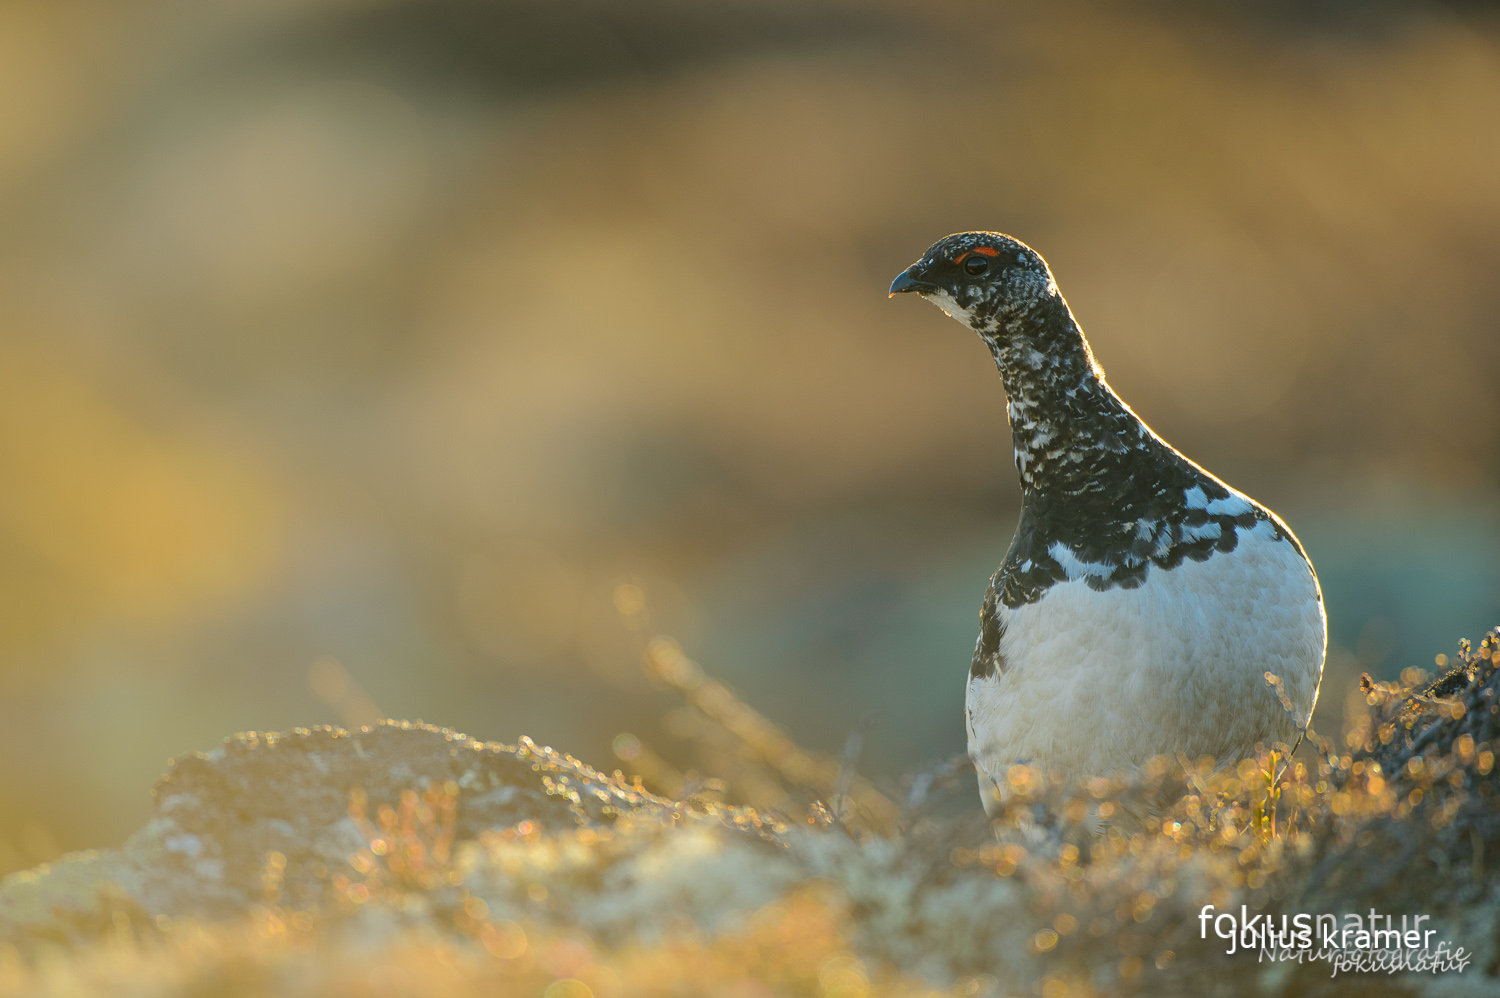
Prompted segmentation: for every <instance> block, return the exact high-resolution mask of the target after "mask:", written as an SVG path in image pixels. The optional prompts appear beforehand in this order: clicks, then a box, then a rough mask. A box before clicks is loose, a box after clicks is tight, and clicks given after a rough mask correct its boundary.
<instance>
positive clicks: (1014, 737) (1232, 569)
mask: <svg viewBox="0 0 1500 998" xmlns="http://www.w3.org/2000/svg"><path fill="white" fill-rule="evenodd" d="M1000 612H1001V619H1002V620H1003V622H1004V624H1005V633H1004V636H1003V637H1002V638H1001V641H1000V652H1001V655H1002V656H1003V661H1004V666H1003V668H1001V669H1000V670H999V671H998V672H995V673H994V674H992V675H990V676H988V677H983V678H979V677H976V678H973V679H971V680H970V681H969V690H968V698H967V711H968V729H969V754H970V755H971V756H973V758H974V760H975V762H976V763H977V764H978V766H979V768H980V770H981V772H982V773H983V774H987V775H988V776H989V777H990V778H991V779H992V780H995V781H997V782H1000V783H1001V784H1002V785H1003V781H1004V778H1005V774H1006V771H1007V770H1008V769H1009V767H1010V766H1011V765H1013V764H1015V763H1017V762H1025V763H1027V764H1029V765H1034V766H1041V767H1043V768H1045V769H1062V770H1065V771H1067V772H1069V773H1072V774H1077V775H1084V774H1087V775H1105V774H1111V773H1120V772H1122V771H1129V770H1131V769H1132V768H1134V767H1138V766H1141V765H1142V764H1143V763H1145V762H1146V761H1147V760H1148V759H1150V758H1151V757H1152V756H1154V755H1158V754H1162V753H1167V754H1170V755H1175V754H1176V753H1179V752H1180V753H1182V754H1184V755H1185V756H1186V757H1187V758H1189V759H1194V760H1196V759H1198V758H1200V757H1202V756H1205V755H1209V756H1213V757H1214V758H1215V759H1217V760H1219V761H1220V762H1224V761H1228V760H1233V759H1236V758H1239V757H1242V756H1245V755H1247V754H1248V753H1250V752H1251V751H1253V750H1254V748H1255V744H1256V742H1264V743H1267V744H1269V743H1271V742H1273V741H1290V740H1291V739H1292V737H1293V736H1294V732H1295V731H1296V725H1299V724H1305V723H1306V722H1307V719H1308V717H1309V716H1310V715H1311V713H1312V708H1313V704H1314V702H1315V701H1316V700H1317V696H1318V683H1319V680H1320V679H1321V677H1322V673H1323V655H1324V648H1325V643H1326V637H1327V625H1326V621H1325V618H1324V614H1323V603H1322V600H1321V598H1320V596H1319V591H1318V583H1317V578H1316V577H1315V576H1314V575H1313V573H1312V570H1311V569H1310V568H1309V566H1308V564H1307V562H1306V561H1305V560H1304V559H1303V557H1302V555H1301V554H1300V553H1299V552H1298V550H1297V549H1296V547H1295V546H1293V544H1292V543H1290V542H1289V541H1287V540H1284V539H1278V538H1277V537H1276V534H1275V530H1274V528H1273V527H1272V526H1271V524H1269V523H1266V522H1264V521H1262V522H1260V523H1257V524H1256V526H1255V528H1254V529H1252V530H1249V531H1241V532H1240V538H1239V544H1238V545H1237V546H1236V548H1235V549H1234V550H1233V551H1230V552H1220V553H1215V554H1213V555H1212V556H1210V557H1209V558H1208V559H1207V560H1206V561H1201V562H1194V561H1187V562H1184V563H1183V564H1181V565H1179V566H1178V567H1176V568H1174V569H1171V570H1164V569H1160V568H1152V569H1151V571H1150V573H1149V575H1148V576H1147V578H1146V581H1145V584H1144V585H1142V586H1140V587H1139V588H1137V589H1121V588H1113V589H1108V590H1105V591H1103V592H1097V591H1095V590H1093V589H1090V588H1089V587H1088V585H1087V583H1086V581H1085V580H1083V579H1076V580H1072V581H1067V582H1061V583H1057V584H1055V585H1053V586H1052V587H1051V588H1050V589H1048V590H1047V591H1046V593H1045V594H1043V596H1042V597H1041V599H1039V600H1038V601H1037V602H1035V603H1029V604H1026V605H1024V606H1021V607H1017V608H1016V609H1014V610H1010V609H1007V608H1005V607H1001V608H1000ZM1267 672H1272V673H1275V674H1276V675H1278V676H1280V677H1281V678H1282V680H1283V681H1284V683H1285V688H1286V692H1287V695H1288V696H1289V697H1290V699H1291V702H1292V704H1293V706H1294V708H1295V710H1296V714H1297V717H1296V722H1295V724H1294V722H1293V719H1292V718H1291V717H1289V716H1287V714H1286V712H1285V710H1283V709H1282V707H1281V704H1280V703H1279V701H1278V700H1277V698H1276V695H1275V693H1274V692H1273V691H1272V690H1271V689H1269V688H1268V687H1267V685H1266V681H1265V674H1266V673H1267Z"/></svg>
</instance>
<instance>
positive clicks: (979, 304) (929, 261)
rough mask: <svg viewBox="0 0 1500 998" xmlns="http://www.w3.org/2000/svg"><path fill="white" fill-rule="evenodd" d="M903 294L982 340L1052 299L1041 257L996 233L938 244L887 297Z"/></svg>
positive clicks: (965, 235) (1052, 286) (1053, 291)
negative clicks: (934, 308)
mask: <svg viewBox="0 0 1500 998" xmlns="http://www.w3.org/2000/svg"><path fill="white" fill-rule="evenodd" d="M907 291H915V292H916V293H917V294H919V295H921V296H922V297H923V298H926V299H927V300H928V301H930V302H932V303H933V304H934V305H936V306H937V307H938V308H940V309H942V310H943V311H944V312H947V313H948V314H949V315H951V316H953V318H955V319H957V320H958V321H959V322H962V323H963V324H964V325H966V326H968V327H969V328H970V329H972V330H974V331H975V332H976V333H979V334H980V335H981V336H986V337H992V336H994V335H995V334H996V333H998V332H999V330H1000V329H1001V328H1002V327H1003V326H1004V324H1005V322H1006V320H1007V319H1008V318H1011V317H1013V316H1016V315H1018V314H1021V313H1024V312H1026V311H1029V310H1030V309H1031V308H1032V307H1034V306H1036V305H1037V304H1039V303H1040V302H1042V301H1043V300H1045V299H1047V298H1051V297H1055V296H1056V295H1057V285H1056V284H1055V283H1054V282H1053V280H1052V272H1051V271H1050V270H1048V269H1047V262H1046V261H1045V260H1043V259H1042V257H1041V254H1039V253H1037V252H1036V250H1034V249H1032V248H1031V247H1030V246H1027V245H1026V244H1025V243H1023V242H1021V241H1020V240H1019V239H1012V238H1011V237H1010V236H1007V235H1004V234H1003V233H999V232H959V233H956V234H954V235H951V236H946V237H944V238H943V239H939V240H938V241H937V242H935V243H933V244H932V246H931V247H929V248H928V250H927V252H926V253H923V254H922V259H920V260H918V261H917V262H916V263H914V264H912V265H911V266H910V267H907V268H906V269H905V270H903V271H902V272H901V273H900V274H899V275H898V276H897V277H896V279H895V280H894V281H892V282H891V297H895V296H896V295H898V294H901V293H903V292H907Z"/></svg>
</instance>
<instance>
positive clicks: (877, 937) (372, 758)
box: [0, 634, 1500, 998]
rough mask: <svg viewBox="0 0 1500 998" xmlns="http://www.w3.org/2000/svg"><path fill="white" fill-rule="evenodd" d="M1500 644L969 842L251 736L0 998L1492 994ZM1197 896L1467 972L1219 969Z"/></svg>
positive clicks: (43, 871) (335, 740) (557, 769)
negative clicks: (1386, 927) (1205, 762)
mask: <svg viewBox="0 0 1500 998" xmlns="http://www.w3.org/2000/svg"><path fill="white" fill-rule="evenodd" d="M1497 658H1500V639H1497V637H1496V635H1493V634H1492V635H1491V637H1490V638H1487V639H1486V641H1485V642H1483V643H1482V644H1481V646H1480V648H1479V649H1478V650H1477V651H1471V650H1469V649H1468V648H1467V647H1466V648H1464V649H1463V651H1462V652H1461V654H1460V656H1459V658H1458V659H1457V660H1456V663H1455V665H1456V668H1455V669H1454V671H1453V672H1452V673H1451V674H1449V675H1448V676H1447V677H1445V678H1444V679H1442V680H1440V681H1439V682H1437V683H1434V684H1431V685H1430V686H1424V687H1401V686H1396V685H1388V684H1374V683H1368V684H1367V685H1366V689H1365V692H1366V699H1367V701H1368V702H1369V703H1370V706H1371V710H1370V714H1369V715H1368V716H1367V717H1366V718H1363V719H1362V720H1361V722H1360V723H1358V724H1356V725H1355V726H1354V727H1353V728H1352V729H1351V730H1349V731H1347V732H1344V733H1343V734H1342V736H1341V741H1342V743H1343V744H1332V743H1329V742H1325V741H1323V740H1321V739H1317V737H1316V735H1312V736H1310V739H1314V740H1316V743H1315V744H1310V745H1308V746H1307V747H1304V748H1303V750H1302V752H1300V753H1299V754H1297V755H1296V756H1295V757H1294V758H1295V759H1296V760H1297V761H1295V762H1293V763H1292V764H1291V765H1289V766H1288V765H1285V763H1284V760H1279V759H1273V758H1271V757H1269V756H1268V757H1265V758H1263V759H1262V760H1260V761H1259V762H1256V761H1247V762H1246V763H1244V764H1242V765H1241V766H1240V767H1239V769H1238V770H1236V771H1235V772H1233V773H1229V774H1223V775H1220V776H1218V777H1213V778H1210V777H1208V776H1207V775H1201V774H1199V773H1198V772H1196V771H1194V770H1193V769H1192V768H1191V767H1190V768H1189V769H1188V771H1187V772H1186V774H1185V777H1186V779H1187V781H1188V790H1189V792H1188V793H1187V795H1186V796H1185V797H1184V798H1183V799H1182V801H1180V802H1179V803H1178V804H1177V805H1175V807H1174V808H1173V809H1172V810H1171V811H1170V812H1169V813H1168V814H1167V816H1166V817H1165V819H1164V820H1163V821H1162V823H1161V824H1160V826H1156V825H1155V824H1153V826H1152V827H1150V828H1147V829H1144V830H1140V829H1137V830H1130V829H1129V827H1128V826H1126V825H1125V824H1124V822H1123V821H1122V820H1120V818H1121V817H1123V815H1124V812H1126V811H1127V810H1128V809H1129V800H1130V799H1131V798H1132V795H1134V794H1139V793H1140V792H1142V790H1143V789H1144V790H1146V791H1148V792H1149V791H1150V790H1151V789H1152V788H1150V787H1146V788H1142V787H1140V786H1132V787H1121V786H1113V785H1109V784H1105V783H1102V782H1099V781H1095V782H1094V783H1091V784H1087V785H1084V786H1080V787H1074V786H1068V785H1066V784H1064V783H1062V782H1061V781H1059V780H1058V779H1057V778H1055V777H1049V776H1048V775H1047V774H1042V773H1037V772H1034V771H1030V770H1026V769H1024V768H1022V767H1018V768H1017V770H1016V771H1014V772H1013V773H1012V779H1011V783H1012V789H1013V791H1014V798H1013V799H1012V801H1011V805H1010V809H1009V814H1008V816H1007V818H1006V820H1005V821H1003V822H1001V823H1000V824H999V825H998V826H997V827H996V828H995V829H991V828H990V827H989V826H988V825H987V823H986V822H984V821H983V819H982V816H979V815H978V814H977V809H971V810H969V811H967V812H965V813H964V814H960V815H959V816H957V817H948V818H936V817H933V816H932V814H930V813H924V812H923V810H922V809H921V808H919V807H916V806H914V801H915V797H914V798H913V799H912V800H911V801H908V803H907V806H906V807H904V808H901V809H899V815H898V816H897V817H895V819H894V821H887V820H886V817H885V816H882V819H881V820H880V821H879V822H875V821H871V820H868V819H869V815H870V809H869V808H861V807H860V806H858V803H857V800H858V798H857V796H856V797H849V796H847V795H846V796H842V797H839V796H830V798H829V799H831V800H834V801H835V802H836V803H839V804H840V805H841V807H842V809H843V811H844V812H845V813H839V814H836V813H835V811H836V810H838V809H836V808H832V807H827V806H824V805H823V804H821V803H814V804H813V805H812V806H811V807H797V808H792V807H787V808H783V809H782V813H780V814H776V815H774V816H773V815H772V814H771V813H769V812H764V811H757V810H755V809H752V808H748V807H736V806H730V805H728V804H724V803H722V802H720V801H718V800H716V799H712V798H713V797H714V795H711V794H710V795H705V794H699V795H695V796H690V797H689V798H688V799H686V800H681V801H679V800H671V799H667V798H665V797H662V796H659V795H656V794H653V793H650V792H648V791H647V790H646V789H645V788H644V787H643V786H642V785H641V783H640V782H639V780H636V781H634V782H627V781H626V779H625V778H624V777H623V776H622V775H621V774H619V773H616V774H615V775H613V776H611V775H607V774H603V773H600V772H597V771H595V770H594V769H591V768H590V767H588V766H586V765H584V764H582V763H580V762H578V761H577V760H575V759H573V758H571V757H569V756H566V755H562V754H559V753H557V752H555V751H553V750H552V749H550V748H540V747H538V746H536V745H534V744H532V743H531V742H530V741H529V740H527V739H525V738H522V739H521V740H520V742H519V743H518V744H517V745H501V744H494V743H485V742H479V741H475V740H473V739H471V738H468V737H466V736H465V735H462V734H459V733H457V732H453V731H449V730H445V729H439V728H434V727H431V726H428V725H423V724H420V723H408V722H386V723H383V724H380V725H377V726H373V727H369V728H364V729H361V730H359V731H345V730H342V729H334V728H317V729H311V730H308V729H298V730H295V731H292V732H288V733H284V734H258V733H253V732H252V733H246V734H240V735H236V736H234V737H232V738H229V739H226V741H225V742H224V744H223V745H221V746H219V747H218V748H215V749H213V750H211V751H209V752H203V753H196V754H194V755H192V756H187V757H183V758H180V759H178V760H176V761H174V763H173V764H172V766H171V768H170V769H169V771H168V772H167V773H166V775H165V776H163V777H162V778H161V780H160V781H159V782H158V784H157V786H156V787H155V789H154V791H153V793H154V800H155V813H154V817H153V819H152V820H151V821H150V822H149V823H148V824H147V825H146V826H145V827H144V828H142V829H141V830H140V831H139V832H137V833H136V834H135V835H134V836H132V837H131V838H130V840H129V841H127V842H126V843H125V845H124V846H123V847H122V848H120V849H118V850H106V851H101V852H97V853H84V854H76V855H72V856H69V857H65V858H64V859H62V860H60V861H59V862H57V863H54V864H51V865H49V866H44V867H39V868H37V869H35V870H31V871H27V872H25V873H21V874H16V875H13V876H11V877H9V878H7V879H6V880H5V882H4V884H3V887H0V994H18V995H19V994H46V995H104V994H110V995H116V994H132V995H172V996H188V995H218V994H225V995H246V996H248V995H262V994H276V995H321V994H333V993H336V994H341V995H365V994H370V995H375V994H382V995H388V994H403V995H404V994H410V995H437V994H444V995H449V994H460V995H462V994H471V993H472V994H476V995H477V994H485V995H511V994H514V995H537V996H545V998H586V996H597V998H608V996H612V995H621V996H624V995H679V994H680V995H704V994H714V995H718V994H724V995H734V996H740V998H751V996H758V998H764V996H767V995H783V994H785V995H820V996H822V995H830V996H831V995H841V996H857V995H875V994H889V995H918V994H969V995H977V994H997V995H998V994H1027V995H1030V994H1041V995H1044V996H1047V998H1057V996H1063V995H1084V994H1136V993H1139V994H1157V995H1160V994H1193V995H1211V994H1222V995H1239V994H1262V993H1263V994H1286V995H1291V994H1296V995H1304V994H1305V995H1315V994H1338V995H1346V994H1372V995H1373V994H1380V995H1384V994H1406V993H1410V994H1434V995H1437V994H1453V995H1463V994H1474V995H1490V994H1494V993H1497V990H1500V877H1497V875H1496V872H1495V871H1496V869H1497V868H1500V813H1497V800H1500V793H1497V792H1496V786H1495V782H1496V775H1495V771H1494V753H1495V751H1496V748H1497V747H1500V719H1497V706H1496V701H1497V689H1500V670H1497V669H1496V659H1497ZM1167 768H1168V767H1163V768H1162V772H1160V773H1152V774H1148V776H1147V781H1148V782H1149V781H1150V780H1153V779H1157V780H1160V781H1166V780H1170V779H1181V778H1182V775H1183V774H1175V775H1174V774H1169V773H1168V772H1167ZM846 788H847V784H846ZM893 813H894V812H893ZM1084 827H1090V828H1095V829H1097V828H1099V827H1102V828H1103V831H1102V832H1095V833H1092V834H1085V833H1083V832H1081V831H1080V829H1082V828H1084ZM1208 904H1212V905H1214V906H1215V907H1214V910H1213V914H1214V915H1218V914H1222V913H1225V912H1233V913H1239V912H1241V906H1242V905H1243V906H1244V909H1243V911H1244V913H1245V914H1246V915H1255V914H1259V915H1266V914H1277V915H1279V914H1281V913H1287V914H1296V913H1308V914H1322V913H1330V914H1338V915H1339V916H1340V917H1342V916H1343V915H1344V914H1346V913H1350V912H1360V913H1365V912H1367V910H1368V909H1371V908H1374V909H1376V910H1377V911H1378V912H1380V913H1381V914H1394V915H1395V916H1396V922H1397V923H1398V926H1399V922H1400V917H1401V916H1402V915H1407V916H1416V915H1419V914H1420V915H1428V916H1431V921H1430V922H1429V923H1427V924H1425V925H1424V928H1426V929H1433V930H1435V932H1436V935H1435V939H1436V940H1445V941H1450V942H1451V945H1452V947H1453V948H1458V947H1462V949H1463V950H1464V951H1465V952H1466V953H1467V955H1468V959H1467V962H1466V963H1465V965H1464V967H1463V969H1462V970H1461V971H1460V970H1458V969H1456V968H1455V969H1449V970H1446V971H1443V972H1437V973H1433V972H1426V973H1421V972H1415V971H1410V970H1407V971H1402V972H1400V973H1396V974H1386V973H1372V972H1353V971H1350V972H1346V973H1341V974H1339V975H1338V976H1330V975H1331V970H1332V968H1331V966H1330V964H1328V963H1326V962H1318V961H1304V962H1271V961H1267V960H1264V959H1259V958H1258V954H1256V953H1239V954H1236V955H1234V956H1228V955H1226V954H1225V953H1224V949H1225V947H1226V945H1227V944H1226V943H1225V942H1224V941H1223V940H1221V939H1218V938H1215V937H1214V936H1213V935H1212V934H1211V933H1210V935H1209V938H1207V939H1204V938H1203V932H1204V931H1205V924H1206V923H1204V922H1203V921H1202V920H1201V918H1200V913H1201V912H1202V910H1203V906H1204V905H1208Z"/></svg>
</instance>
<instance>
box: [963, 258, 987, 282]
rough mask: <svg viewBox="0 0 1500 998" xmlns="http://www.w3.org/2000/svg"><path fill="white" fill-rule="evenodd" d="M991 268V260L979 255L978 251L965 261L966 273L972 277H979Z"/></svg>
mask: <svg viewBox="0 0 1500 998" xmlns="http://www.w3.org/2000/svg"><path fill="white" fill-rule="evenodd" d="M989 269H990V261H989V260H987V259H985V258H984V257H982V256H980V255H978V254H977V253H976V254H975V255H974V256H971V257H969V258H968V259H967V260H965V261H964V273H965V274H968V275H969V276H970V277H978V276H979V275H980V274H982V273H984V272H985V271H986V270H989Z"/></svg>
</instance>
